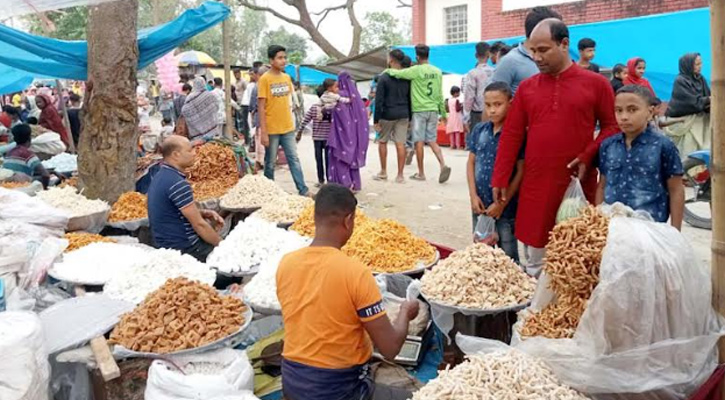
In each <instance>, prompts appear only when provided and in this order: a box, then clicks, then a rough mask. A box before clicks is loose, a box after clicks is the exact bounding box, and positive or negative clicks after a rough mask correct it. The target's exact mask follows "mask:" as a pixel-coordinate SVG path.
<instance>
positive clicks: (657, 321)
mask: <svg viewBox="0 0 725 400" xmlns="http://www.w3.org/2000/svg"><path fill="white" fill-rule="evenodd" d="M710 278H711V277H710V269H709V266H708V265H705V264H703V263H700V262H699V261H698V259H697V258H696V257H695V255H694V253H693V250H692V247H691V246H690V245H689V243H688V242H687V240H686V239H685V238H684V236H682V234H681V233H680V232H679V231H677V230H676V229H674V228H673V227H671V226H669V225H666V224H661V223H654V222H649V221H644V220H641V219H637V218H626V217H614V218H613V219H612V220H611V222H610V225H609V234H608V238H607V245H606V247H605V249H604V252H603V254H602V263H601V267H600V282H599V284H598V285H597V287H596V288H595V289H594V291H593V292H592V296H591V298H590V299H589V303H588V305H587V308H586V311H585V312H584V314H583V315H582V317H581V320H580V322H579V326H578V327H577V329H576V332H575V333H574V337H573V338H572V339H547V338H543V337H533V338H527V339H525V340H523V341H519V342H518V343H514V345H515V346H516V347H517V348H518V349H520V350H522V351H524V352H526V353H528V354H531V355H533V356H536V357H538V358H541V359H542V360H543V361H545V362H546V363H547V364H548V365H549V367H550V368H551V369H552V370H553V371H554V373H555V374H556V375H557V376H558V377H559V378H560V379H561V381H562V382H563V383H565V384H567V385H570V386H572V387H573V388H575V389H578V390H580V391H582V392H584V393H587V394H621V393H644V392H652V391H657V393H656V394H652V393H650V394H651V395H652V396H655V397H652V398H684V397H686V396H688V395H689V394H691V393H692V391H693V390H695V389H696V388H698V387H699V385H701V384H702V383H703V382H704V381H705V380H706V379H707V378H708V377H709V375H710V374H711V373H712V371H713V370H714V369H715V367H716V365H717V351H716V350H717V349H716V344H717V341H718V339H719V338H720V336H722V335H724V334H725V329H723V326H724V323H725V321H723V319H722V317H720V316H719V315H717V313H716V312H715V311H714V310H713V308H712V305H711V288H710V284H709V282H710ZM545 285H546V279H545V278H544V279H542V280H541V281H540V282H539V287H538V288H537V291H536V293H535V295H534V300H533V303H532V309H541V308H542V307H544V306H545V305H546V304H548V303H549V302H550V301H551V299H552V297H553V295H552V293H551V291H550V290H548V289H547V288H546V286H545ZM528 312H529V310H525V311H524V312H523V313H521V315H520V316H523V317H525V315H526V313H528ZM514 329H517V327H515V328H514ZM605 398H612V397H611V396H610V397H605Z"/></svg>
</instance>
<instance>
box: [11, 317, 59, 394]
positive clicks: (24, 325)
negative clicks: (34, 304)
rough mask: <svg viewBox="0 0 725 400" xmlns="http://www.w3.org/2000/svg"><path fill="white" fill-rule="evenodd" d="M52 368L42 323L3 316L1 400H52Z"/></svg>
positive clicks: (30, 318) (36, 319) (33, 318)
mask: <svg viewBox="0 0 725 400" xmlns="http://www.w3.org/2000/svg"><path fill="white" fill-rule="evenodd" d="M49 381H50V365H49V364H48V353H46V351H45V345H44V343H43V328H42V326H41V324H40V319H38V317H37V316H36V315H35V314H33V313H30V312H20V311H5V312H0V399H2V400H48V385H49Z"/></svg>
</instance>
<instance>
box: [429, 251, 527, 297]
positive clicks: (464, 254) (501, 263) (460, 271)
mask: <svg viewBox="0 0 725 400" xmlns="http://www.w3.org/2000/svg"><path fill="white" fill-rule="evenodd" d="M535 289H536V280H535V279H534V278H532V277H530V276H528V275H526V273H525V272H523V271H522V270H521V267H519V266H518V265H516V263H514V261H513V260H512V259H511V258H509V257H508V256H506V253H504V251H503V250H501V249H494V248H493V247H489V246H487V245H485V244H482V243H477V244H473V245H471V246H468V247H467V248H466V249H464V250H462V251H456V252H453V254H451V255H450V256H449V257H448V258H446V259H445V260H443V261H441V262H439V263H438V265H436V266H435V267H433V269H432V270H431V271H426V272H425V274H424V275H423V278H422V279H421V292H422V293H423V295H424V296H425V297H426V298H427V299H428V300H432V301H436V302H439V303H442V304H446V305H452V306H458V307H466V308H472V309H477V310H492V309H497V308H505V307H513V306H516V305H519V304H525V303H526V302H528V301H529V300H530V299H531V297H533V295H534V290H535Z"/></svg>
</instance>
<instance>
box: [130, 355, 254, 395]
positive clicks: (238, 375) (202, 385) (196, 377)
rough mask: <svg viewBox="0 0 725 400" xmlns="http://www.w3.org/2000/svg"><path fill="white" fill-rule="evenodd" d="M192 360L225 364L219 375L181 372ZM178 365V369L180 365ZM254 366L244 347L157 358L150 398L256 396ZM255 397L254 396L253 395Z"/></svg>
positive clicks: (149, 385)
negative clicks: (241, 348) (242, 348)
mask: <svg viewBox="0 0 725 400" xmlns="http://www.w3.org/2000/svg"><path fill="white" fill-rule="evenodd" d="M189 363H215V364H222V365H224V368H223V369H222V370H221V371H219V372H218V373H216V374H208V375H207V374H189V375H186V374H184V373H182V372H181V371H179V369H178V368H181V369H183V368H184V367H185V366H186V365H187V364H189ZM177 367H178V368H177ZM253 391H254V369H253V368H252V364H251V363H250V362H249V359H248V358H247V353H246V352H245V351H243V350H232V349H220V350H215V351H209V352H206V353H201V354H194V355H189V356H177V357H174V356H172V357H167V358H166V359H164V360H155V361H154V362H153V363H152V364H151V366H150V367H149V375H148V381H147V383H146V392H145V393H144V395H145V399H146V400H185V399H188V400H195V399H220V398H223V399H230V400H231V399H237V400H246V399H256V397H254V394H253ZM250 396H251V397H250Z"/></svg>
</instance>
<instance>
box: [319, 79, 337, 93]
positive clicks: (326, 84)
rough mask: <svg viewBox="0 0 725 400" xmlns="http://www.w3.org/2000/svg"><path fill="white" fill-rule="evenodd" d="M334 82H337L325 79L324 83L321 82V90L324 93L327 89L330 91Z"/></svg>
mask: <svg viewBox="0 0 725 400" xmlns="http://www.w3.org/2000/svg"><path fill="white" fill-rule="evenodd" d="M335 82H337V81H336V80H334V79H332V78H326V79H325V80H324V81H322V88H323V89H325V91H327V90H328V89H330V88H331V87H332V86H334V85H335Z"/></svg>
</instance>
